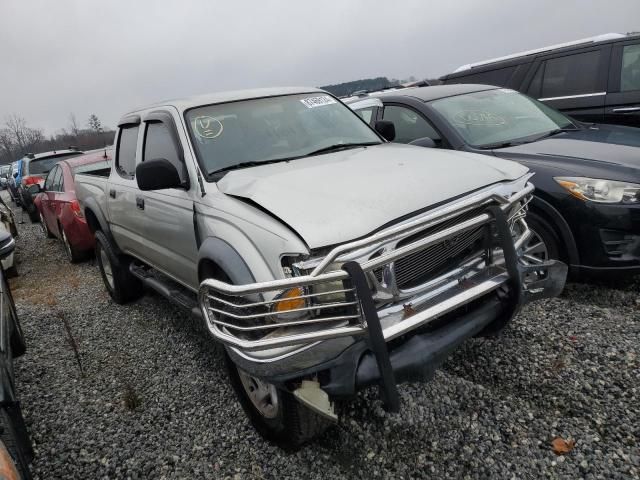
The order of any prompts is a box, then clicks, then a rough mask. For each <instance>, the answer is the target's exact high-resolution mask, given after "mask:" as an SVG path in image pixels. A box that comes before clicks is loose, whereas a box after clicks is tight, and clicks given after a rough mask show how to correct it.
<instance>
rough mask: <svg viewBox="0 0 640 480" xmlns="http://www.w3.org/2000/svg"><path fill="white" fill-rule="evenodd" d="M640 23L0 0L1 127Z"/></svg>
mask: <svg viewBox="0 0 640 480" xmlns="http://www.w3.org/2000/svg"><path fill="white" fill-rule="evenodd" d="M638 30H640V1H639V0H608V1H602V0H593V1H592V0H535V1H531V0H527V1H525V0H523V1H520V0H511V1H508V0H504V1H502V0H484V1H478V0H468V1H467V0H443V1H423V0H393V1H380V2H378V1H372V0H369V1H367V0H342V1H337V0H336V1H331V0H324V1H322V2H311V1H302V0H289V1H284V0H282V1H268V0H256V1H242V0H228V1H219V0H202V1H200V0H174V1H160V0H154V1H151V0H148V1H134V0H100V1H94V0H76V1H72V0H56V1H51V0H41V1H35V0H0V124H3V123H4V120H5V117H6V116H7V115H8V114H9V113H13V112H15V113H18V114H20V115H22V116H24V117H25V118H26V119H27V121H28V122H29V125H30V126H33V127H40V128H43V129H44V130H45V132H46V133H53V132H55V131H56V130H58V129H60V128H64V127H67V125H68V117H69V114H70V112H74V113H75V114H76V116H77V118H78V120H79V121H80V122H81V123H82V124H83V125H84V124H85V123H86V119H87V118H88V116H89V114H91V113H96V114H97V115H98V117H99V118H100V119H101V120H102V122H103V124H106V125H108V126H112V127H113V126H114V125H115V123H116V122H117V120H118V118H119V117H120V115H121V114H122V113H124V112H126V111H128V110H131V109H133V108H136V107H138V106H143V105H145V104H146V103H150V102H155V101H158V100H162V99H166V98H174V97H182V96H188V95H193V94H199V93H205V92H213V91H220V90H231V89H239V88H251V87H266V86H283V85H311V86H319V85H326V84H330V83H339V82H343V81H349V80H356V79H360V78H368V77H376V76H387V77H395V78H406V77H409V76H410V75H414V76H416V77H435V76H440V75H442V74H445V73H448V72H450V71H451V70H452V69H454V68H456V67H457V66H459V65H461V64H464V63H469V62H473V61H478V60H482V59H485V58H491V57H496V56H500V55H505V54H509V53H513V52H517V51H521V50H526V49H531V48H536V47H540V46H544V45H549V44H553V43H559V42H564V41H569V40H575V39H578V38H583V37H587V36H592V35H597V34H600V33H605V32H621V33H626V32H629V31H638Z"/></svg>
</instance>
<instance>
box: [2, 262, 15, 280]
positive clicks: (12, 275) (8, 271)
mask: <svg viewBox="0 0 640 480" xmlns="http://www.w3.org/2000/svg"><path fill="white" fill-rule="evenodd" d="M14 261H15V260H14ZM4 274H5V275H6V276H7V278H16V277H17V276H18V267H16V266H15V265H11V266H10V267H9V268H7V269H6V270H5V271H4Z"/></svg>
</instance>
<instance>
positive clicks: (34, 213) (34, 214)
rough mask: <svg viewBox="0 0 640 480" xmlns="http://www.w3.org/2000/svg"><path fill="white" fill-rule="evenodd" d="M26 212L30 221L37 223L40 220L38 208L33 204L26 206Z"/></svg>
mask: <svg viewBox="0 0 640 480" xmlns="http://www.w3.org/2000/svg"><path fill="white" fill-rule="evenodd" d="M27 213H28V214H29V220H31V223H38V222H39V221H40V215H38V209H37V208H36V207H35V206H34V205H33V204H31V207H29V208H27Z"/></svg>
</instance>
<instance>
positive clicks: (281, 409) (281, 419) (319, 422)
mask: <svg viewBox="0 0 640 480" xmlns="http://www.w3.org/2000/svg"><path fill="white" fill-rule="evenodd" d="M225 366H226V369H227V374H228V375H229V381H230V382H231V386H232V387H233V390H234V392H235V394H236V396H237V397H238V401H239V402H240V405H241V406H242V409H243V410H244V412H245V414H246V415H247V417H248V418H249V420H250V421H251V424H252V425H253V426H254V428H255V429H256V430H257V431H258V433H260V435H262V436H263V437H264V438H265V439H266V440H269V441H271V442H273V443H275V444H276V445H278V446H280V447H282V448H283V449H285V450H296V449H298V448H300V447H301V446H302V445H304V444H305V443H307V442H309V441H310V440H312V439H314V438H316V437H318V436H319V435H321V434H322V433H323V432H324V431H325V430H327V428H329V427H330V426H331V422H330V421H329V420H326V419H325V418H323V417H321V416H320V415H318V414H317V413H315V412H314V411H312V410H310V409H309V408H307V407H306V406H304V405H303V404H302V403H300V402H298V401H297V400H296V399H295V397H294V396H293V394H291V393H290V392H288V391H285V390H281V389H276V390H275V391H276V392H277V413H276V415H275V416H274V417H272V418H267V417H266V416H264V415H263V414H262V413H261V412H260V411H259V410H258V409H257V408H256V407H255V406H254V404H253V402H252V401H251V399H250V398H249V396H248V393H247V390H246V389H245V387H244V386H243V384H242V381H241V380H240V373H239V370H238V367H237V365H236V364H235V363H234V362H233V360H231V358H229V355H228V354H227V353H226V352H225Z"/></svg>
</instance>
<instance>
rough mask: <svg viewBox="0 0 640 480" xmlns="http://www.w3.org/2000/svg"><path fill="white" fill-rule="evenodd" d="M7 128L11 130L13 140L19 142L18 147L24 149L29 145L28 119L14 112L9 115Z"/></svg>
mask: <svg viewBox="0 0 640 480" xmlns="http://www.w3.org/2000/svg"><path fill="white" fill-rule="evenodd" d="M5 125H6V126H7V129H8V130H9V131H10V132H11V136H12V137H13V138H12V140H13V141H14V142H15V143H16V144H17V146H18V148H19V149H21V150H24V149H25V148H26V146H27V141H26V136H27V128H28V127H27V121H26V120H25V119H24V117H21V116H20V115H18V114H17V113H12V114H11V115H9V116H8V117H7V121H6V123H5Z"/></svg>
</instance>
